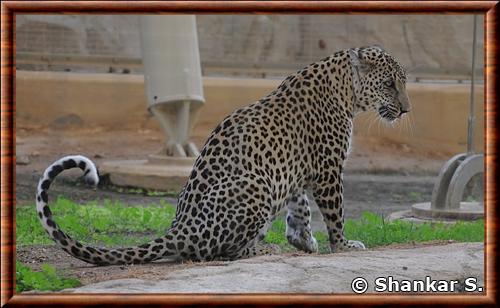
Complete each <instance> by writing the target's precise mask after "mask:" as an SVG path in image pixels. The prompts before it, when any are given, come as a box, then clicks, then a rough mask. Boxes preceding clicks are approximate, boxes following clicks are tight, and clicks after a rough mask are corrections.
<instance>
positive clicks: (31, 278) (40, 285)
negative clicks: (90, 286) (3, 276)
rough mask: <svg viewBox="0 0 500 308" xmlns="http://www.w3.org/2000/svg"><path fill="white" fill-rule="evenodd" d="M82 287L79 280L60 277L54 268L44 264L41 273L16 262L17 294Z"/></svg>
mask: <svg viewBox="0 0 500 308" xmlns="http://www.w3.org/2000/svg"><path fill="white" fill-rule="evenodd" d="M80 285H81V283H80V281H78V280H77V279H73V278H65V277H63V276H60V275H59V274H58V273H57V272H56V270H55V269H54V267H52V266H50V265H48V264H43V265H42V270H41V271H33V270H32V269H31V268H29V267H28V266H26V265H23V264H22V263H21V262H16V292H23V291H30V290H38V291H59V290H63V289H67V288H74V287H78V286H80Z"/></svg>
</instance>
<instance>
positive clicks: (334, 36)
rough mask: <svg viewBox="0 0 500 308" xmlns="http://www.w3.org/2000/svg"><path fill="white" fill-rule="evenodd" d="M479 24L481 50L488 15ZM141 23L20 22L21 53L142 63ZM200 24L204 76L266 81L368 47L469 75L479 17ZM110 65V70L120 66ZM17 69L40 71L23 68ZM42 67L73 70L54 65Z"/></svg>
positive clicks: (32, 18)
mask: <svg viewBox="0 0 500 308" xmlns="http://www.w3.org/2000/svg"><path fill="white" fill-rule="evenodd" d="M479 19H480V20H479V29H478V45H479V46H482V45H483V27H482V25H483V18H482V16H480V17H479ZM138 21H139V17H138V16H137V15H135V16H134V15H16V52H17V53H18V55H19V54H26V53H29V54H35V55H44V56H45V58H50V56H54V55H64V56H88V57H91V56H108V57H113V58H122V57H125V58H133V59H137V61H140V58H141V46H140V36H139V22H138ZM197 24H198V37H199V46H200V56H201V62H202V66H203V68H204V71H205V75H207V74H208V73H211V72H213V70H210V68H213V67H224V68H229V73H232V74H238V73H242V72H243V70H244V69H246V68H254V69H255V68H258V69H259V70H260V71H262V72H264V73H267V74H270V73H271V71H272V70H273V69H277V68H284V69H290V70H296V69H297V68H300V67H302V66H304V65H305V64H308V63H311V62H314V61H317V60H318V59H320V58H322V57H325V56H327V55H330V54H331V53H333V52H335V51H337V50H339V49H344V48H349V47H353V46H365V45H369V44H378V45H381V46H383V47H385V48H386V49H387V50H388V51H390V52H391V53H392V54H393V55H394V56H396V57H397V58H398V59H399V60H400V61H401V62H402V63H403V64H404V65H405V66H406V67H407V68H408V69H409V70H410V71H411V72H412V73H413V74H419V73H424V74H429V73H432V74H439V75H457V74H458V75H467V76H468V75H469V72H470V63H471V47H472V29H473V18H472V15H444V14H439V15H438V14H426V15H217V16H215V15H199V16H197ZM173 48H175V46H173ZM480 49H481V48H479V49H478V52H479V54H478V57H477V59H478V66H477V67H478V68H479V69H480V68H481V67H482V59H483V57H482V54H481V50H480ZM139 63H140V62H139ZM107 64H108V67H106V68H103V69H106V70H107V69H108V68H109V67H112V66H113V67H115V69H116V66H119V65H120V63H119V62H110V63H107ZM18 65H20V68H22V69H33V68H37V66H36V65H30V64H29V63H26V62H24V63H22V62H21V61H18ZM38 68H40V66H38ZM43 68H44V69H48V70H64V69H66V68H65V67H64V66H59V67H58V66H57V65H51V64H49V65H45V66H43ZM136 68H137V69H138V71H141V69H142V67H141V66H140V65H139V66H137V67H136ZM83 69H84V70H87V71H95V70H94V69H95V68H92V67H84V68H83ZM223 73H224V74H227V73H228V70H225V71H224V72H223Z"/></svg>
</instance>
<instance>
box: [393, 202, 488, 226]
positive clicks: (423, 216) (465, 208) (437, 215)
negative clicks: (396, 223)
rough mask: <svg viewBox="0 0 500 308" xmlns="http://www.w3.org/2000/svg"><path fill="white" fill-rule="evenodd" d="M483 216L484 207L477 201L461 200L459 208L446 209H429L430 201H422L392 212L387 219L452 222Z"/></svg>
mask: <svg viewBox="0 0 500 308" xmlns="http://www.w3.org/2000/svg"><path fill="white" fill-rule="evenodd" d="M483 217H484V207H483V206H482V204H480V203H478V202H461V203H460V209H457V210H447V211H443V210H435V209H431V203H430V202H424V203H417V204H414V205H413V206H412V208H411V210H405V211H399V212H394V213H392V214H391V215H390V216H389V220H395V219H402V220H408V221H413V222H438V221H439V222H445V223H453V222H456V221H457V220H475V219H481V218H483Z"/></svg>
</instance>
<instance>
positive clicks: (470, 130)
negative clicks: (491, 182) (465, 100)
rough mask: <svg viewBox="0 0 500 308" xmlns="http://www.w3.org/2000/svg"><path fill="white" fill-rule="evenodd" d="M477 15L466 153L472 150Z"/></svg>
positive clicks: (475, 16)
mask: <svg viewBox="0 0 500 308" xmlns="http://www.w3.org/2000/svg"><path fill="white" fill-rule="evenodd" d="M476 28H477V15H474V30H473V31H474V32H473V37H472V72H471V80H470V106H469V107H470V109H469V121H468V128H467V154H468V155H471V154H472V153H473V152H474V121H475V116H474V82H475V80H474V76H475V70H476V40H477V31H476Z"/></svg>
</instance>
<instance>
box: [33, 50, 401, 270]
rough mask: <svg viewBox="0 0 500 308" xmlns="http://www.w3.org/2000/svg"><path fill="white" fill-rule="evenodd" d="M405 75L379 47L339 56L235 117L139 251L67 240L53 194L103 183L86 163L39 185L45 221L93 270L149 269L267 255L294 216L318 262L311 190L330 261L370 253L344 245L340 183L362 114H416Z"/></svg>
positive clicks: (79, 160)
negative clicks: (77, 173) (75, 172)
mask: <svg viewBox="0 0 500 308" xmlns="http://www.w3.org/2000/svg"><path fill="white" fill-rule="evenodd" d="M405 83H406V73H405V71H404V69H403V68H402V66H401V65H400V64H399V63H398V62H397V61H396V60H395V59H394V58H393V57H392V56H390V55H389V54H388V53H387V52H385V51H384V50H383V49H381V48H380V47H376V46H372V47H362V48H352V49H348V50H343V51H339V52H337V53H335V54H333V55H332V56H330V57H327V58H325V59H322V60H320V61H318V62H316V63H313V64H311V65H309V66H307V67H305V68H304V69H302V70H300V71H298V72H297V73H295V74H293V75H291V76H289V77H287V78H286V79H285V80H284V81H283V82H282V83H281V85H280V86H279V87H278V88H277V89H276V90H274V91H273V92H271V93H270V94H269V95H267V96H265V97H263V98H262V99H260V100H259V101H258V102H255V103H253V104H251V105H249V106H247V107H244V108H241V109H238V110H236V111H235V112H233V113H232V114H231V115H229V116H228V117H227V118H225V119H224V120H223V121H222V122H221V123H220V124H219V125H218V126H217V127H216V128H215V130H214V131H213V132H212V133H211V135H210V136H209V138H208V140H207V142H206V144H205V145H204V147H203V148H202V151H201V155H200V156H199V157H198V158H197V160H196V162H195V164H194V168H193V170H192V172H191V175H190V176H189V179H188V181H187V183H186V185H185V186H184V188H183V190H182V191H181V193H180V195H179V200H178V204H177V212H176V217H175V219H174V221H173V223H172V225H171V227H170V228H169V230H168V231H167V232H166V235H165V236H163V237H160V238H158V239H155V240H154V241H152V242H150V243H147V244H144V245H141V246H138V247H131V248H122V249H105V248H96V247H90V246H87V245H83V244H81V243H79V242H78V241H76V240H74V239H72V238H71V237H70V236H69V235H67V234H66V233H64V232H63V231H62V230H61V229H60V228H59V227H58V225H57V224H56V222H55V221H54V219H53V217H52V214H51V211H50V208H49V206H48V193H47V191H48V189H49V187H50V184H51V182H52V181H53V180H54V178H55V177H56V176H57V175H58V174H59V173H60V172H61V171H63V170H65V169H70V168H80V169H81V170H83V172H84V173H85V176H86V179H88V181H89V182H90V183H93V184H97V182H98V180H99V178H98V173H97V169H96V168H95V166H94V164H93V163H92V162H91V161H90V160H89V159H88V158H85V157H83V156H68V157H64V158H62V159H60V160H58V161H56V162H55V163H53V164H52V165H51V166H50V167H48V169H47V170H46V171H45V173H44V174H43V176H42V178H41V179H40V182H39V184H38V193H37V197H36V198H37V211H38V216H39V218H40V221H41V223H42V225H43V227H44V229H45V230H46V231H47V233H48V234H49V236H50V237H51V238H52V239H53V240H54V241H55V242H56V243H57V244H58V245H59V246H61V248H62V249H63V250H65V251H66V252H68V253H69V254H71V255H73V256H75V257H76V258H78V259H81V260H83V261H85V262H89V263H93V264H98V265H107V264H128V263H144V262H149V261H153V260H156V259H160V258H165V257H173V258H179V259H190V260H214V259H230V260H232V259H237V258H245V257H250V256H254V255H258V254H262V253H268V252H270V251H272V249H271V248H270V247H268V246H266V245H264V244H262V243H261V240H262V237H263V236H264V235H265V233H266V231H267V228H268V227H269V225H270V223H271V221H272V220H273V219H274V218H275V217H276V215H277V214H278V213H280V211H281V210H282V208H283V207H285V206H286V207H287V214H286V223H287V227H286V236H287V239H288V241H289V242H290V243H291V244H292V245H294V246H295V247H297V248H298V249H301V250H304V251H307V252H316V251H317V250H318V245H317V242H316V239H315V238H314V237H313V235H312V232H311V212H310V209H309V201H308V198H307V196H306V193H305V192H306V190H308V191H310V192H311V196H312V197H313V198H314V200H315V201H316V203H317V204H318V206H319V209H320V211H321V213H322V215H323V218H324V221H325V223H326V226H327V229H328V234H329V239H330V247H331V250H332V251H339V250H350V249H364V245H363V244H362V243H361V242H357V241H349V240H347V239H346V238H345V237H344V232H343V231H344V209H343V206H342V202H343V184H342V174H343V167H344V162H345V159H346V156H347V151H348V148H349V146H350V140H351V132H352V125H353V123H352V121H353V117H354V115H355V114H357V113H359V112H362V111H365V110H374V111H376V112H378V113H379V115H380V116H381V117H382V118H383V119H385V120H387V121H394V120H396V119H398V118H399V117H401V115H403V114H404V113H406V112H408V111H409V110H410V106H409V100H408V96H407V94H406V90H405Z"/></svg>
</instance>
